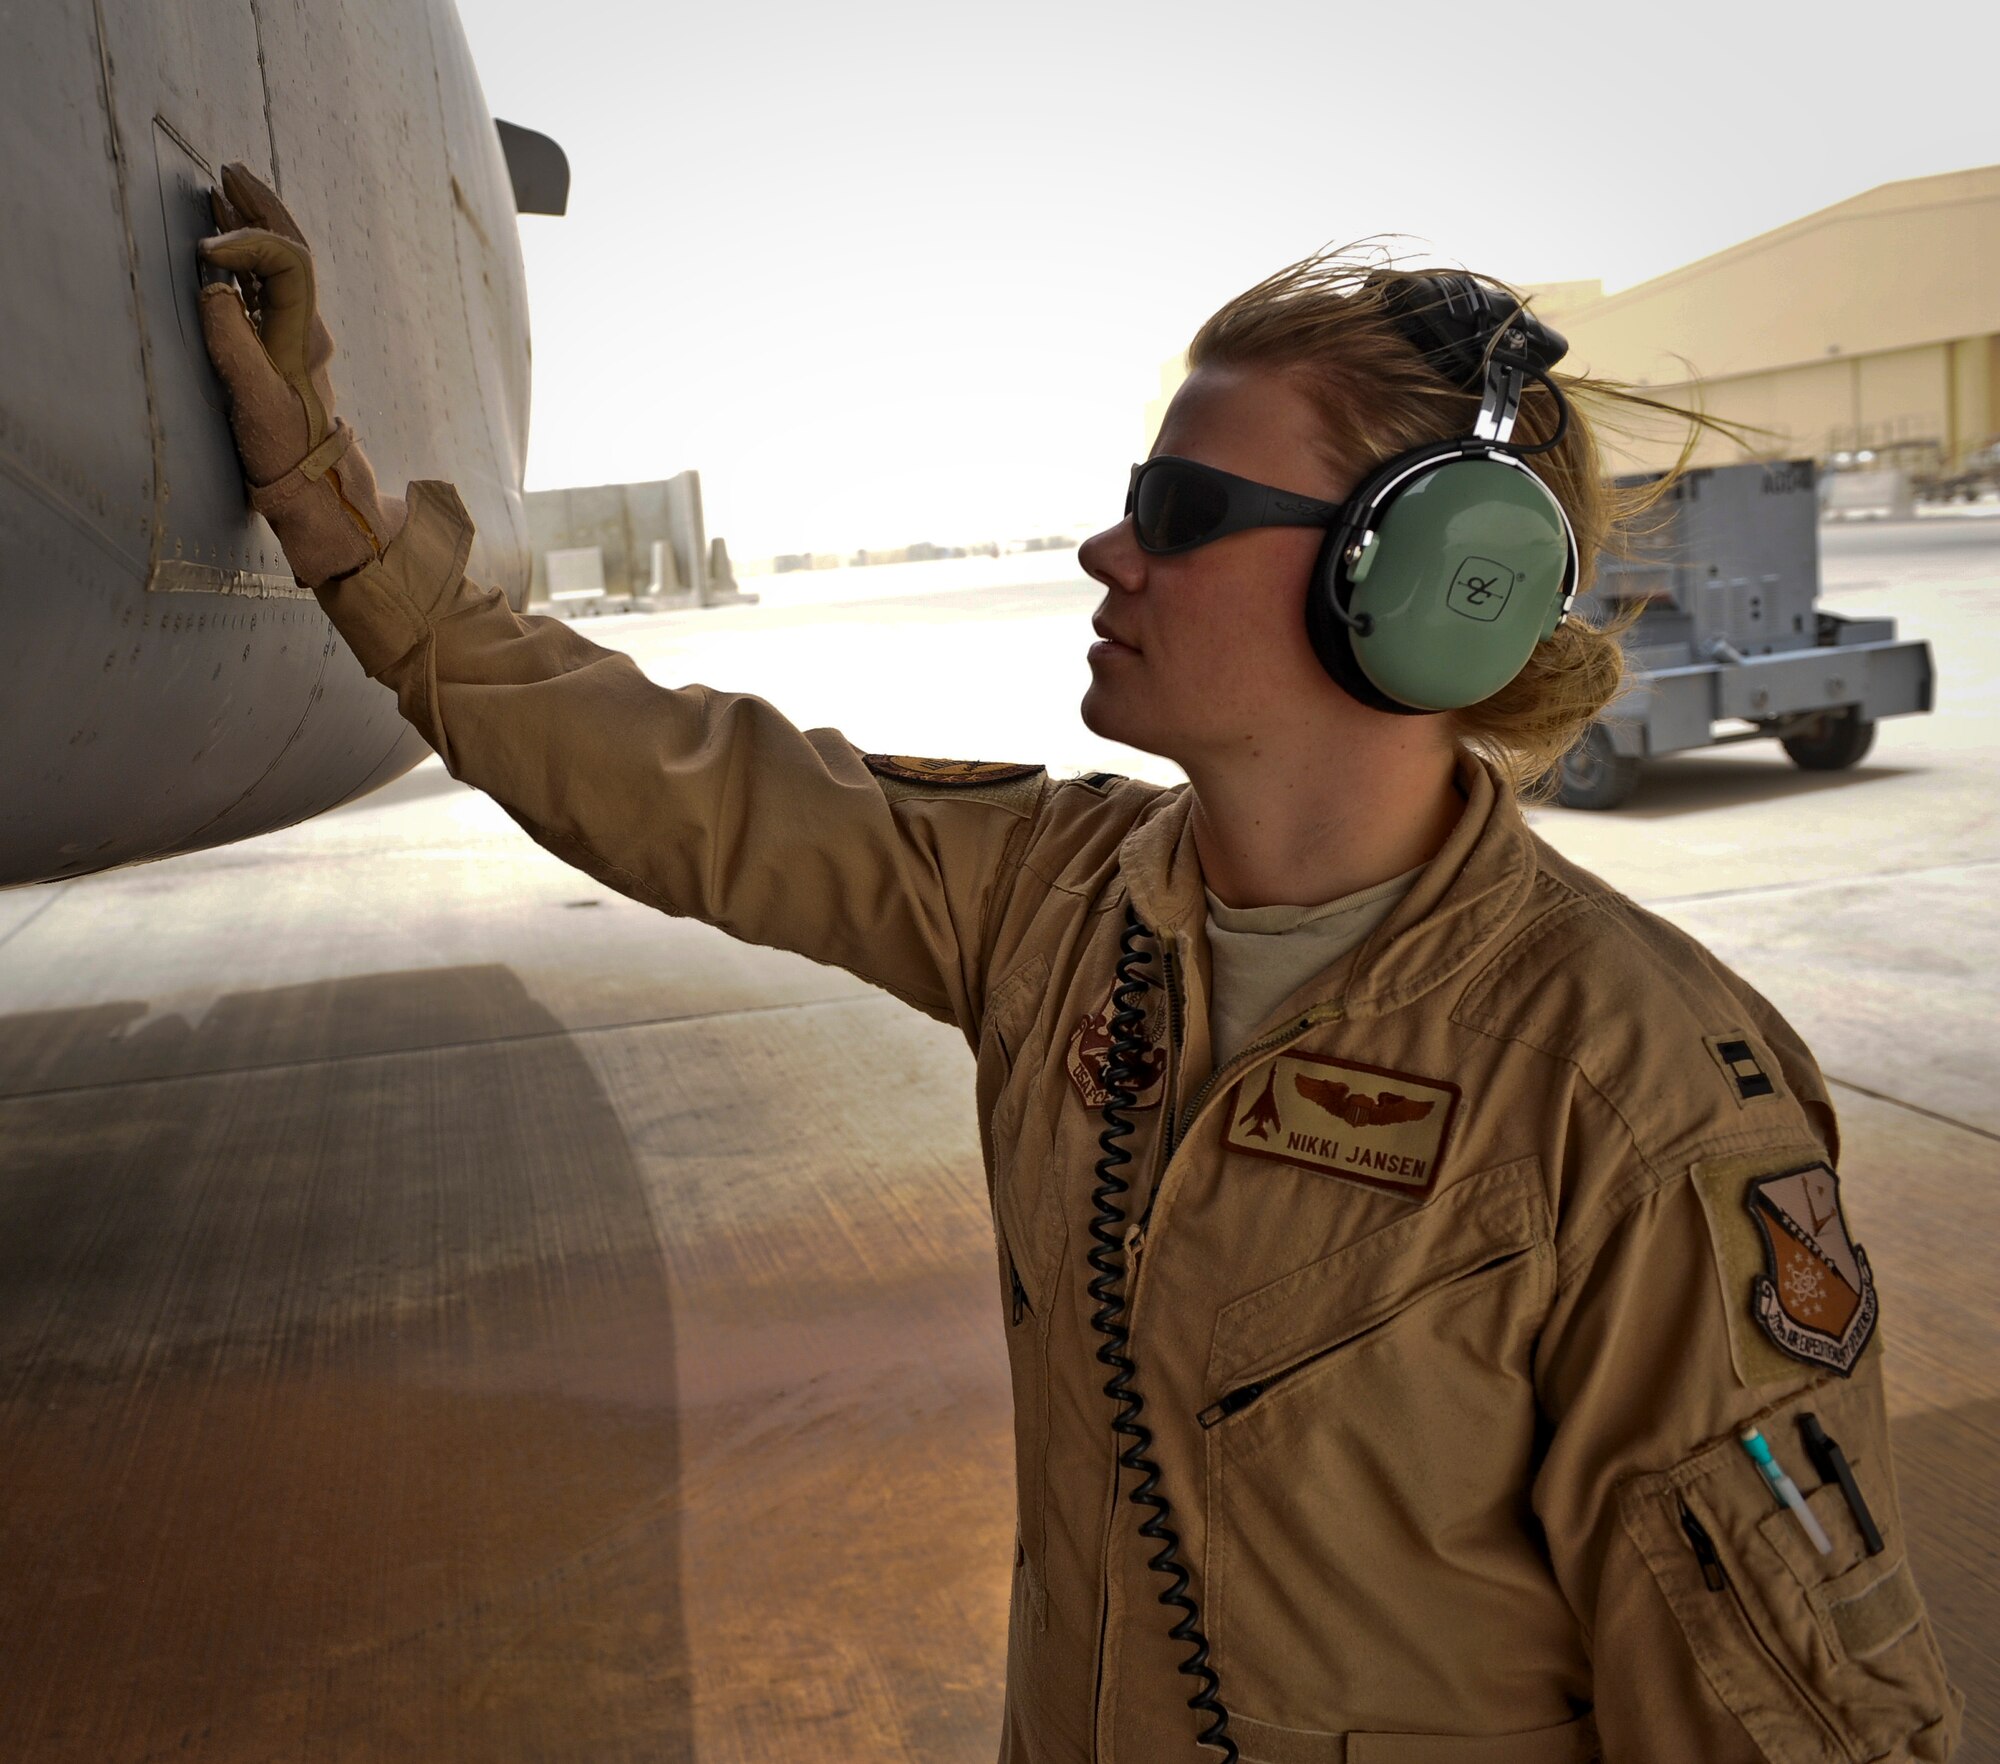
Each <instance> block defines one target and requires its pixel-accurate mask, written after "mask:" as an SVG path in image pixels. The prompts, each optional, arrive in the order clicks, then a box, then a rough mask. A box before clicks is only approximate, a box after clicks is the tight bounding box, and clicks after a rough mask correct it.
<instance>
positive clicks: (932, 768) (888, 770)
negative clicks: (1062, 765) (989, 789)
mask: <svg viewBox="0 0 2000 1764" xmlns="http://www.w3.org/2000/svg"><path fill="white" fill-rule="evenodd" d="M861 763H862V764H863V765H865V766H866V767H867V768H868V769H869V770H870V771H871V772H873V773H874V774H875V775H876V776H877V777H878V778H900V779H902V780H903V782H904V783H906V784H943V785H946V786H951V787H965V786H970V785H975V784H1005V783H1009V782H1010V781H1012V780H1013V779H1015V778H1032V777H1033V776H1034V775H1035V774H1036V773H1037V772H1039V771H1041V770H1042V768H1041V767H1040V766H1028V765H1014V764H1011V763H1010V762H1008V761H1006V760H951V759H917V758H914V757H913V756H911V755H909V754H907V753H864V754H863V755H862V756H861Z"/></svg>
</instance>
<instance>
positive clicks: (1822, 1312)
mask: <svg viewBox="0 0 2000 1764" xmlns="http://www.w3.org/2000/svg"><path fill="white" fill-rule="evenodd" d="M1743 1204H1744V1205H1745V1206H1746V1207H1748V1208H1749V1209H1750V1217H1751V1218H1753V1219H1755V1220H1756V1221H1757V1227H1758V1229H1759V1230H1760V1231H1761V1232H1762V1233H1763V1234H1764V1262H1765V1267H1764V1272H1763V1273H1762V1274H1759V1275H1758V1276H1757V1277H1756V1278H1755V1279H1754V1280H1752V1281H1751V1283H1750V1294H1751V1305H1752V1307H1753V1308H1754V1310H1755V1312H1756V1316H1757V1321H1758V1323H1759V1324H1761V1325H1762V1326H1763V1330H1764V1333H1765V1334H1766V1335H1768V1336H1769V1337H1770V1338H1771V1340H1772V1341H1773V1342H1775V1343H1776V1344H1777V1346H1778V1348H1779V1349H1780V1351H1781V1352H1784V1353H1788V1354H1790V1355H1791V1356H1792V1358H1793V1359H1795V1360H1803V1361H1805V1362H1806V1364H1807V1365H1809V1366H1831V1367H1832V1368H1833V1369H1834V1370H1835V1371H1836V1372H1838V1373H1839V1374H1840V1375H1841V1376H1842V1377H1843V1378H1845V1377H1846V1376H1847V1375H1848V1374H1849V1373H1851V1372H1852V1371H1853V1370H1854V1362H1855V1361H1856V1360H1858V1359H1860V1358H1861V1350H1862V1349H1863V1348H1865V1347H1866V1346H1867V1345H1868V1338H1869V1336H1870V1335H1872V1334H1873V1333H1874V1332H1875V1314H1876V1309H1877V1306H1876V1300H1875V1275H1874V1272H1873V1270H1871V1269H1870V1268H1869V1266H1868V1258H1867V1257H1866V1256H1865V1255H1864V1254H1862V1252H1861V1248H1860V1246H1859V1245H1858V1244H1856V1243H1855V1242H1854V1241H1853V1240H1852V1239H1851V1238H1849V1237H1848V1235H1847V1221H1846V1220H1845V1219H1844V1218H1843V1217H1842V1216H1841V1212H1840V1178H1839V1177H1837V1176H1836V1175H1835V1174H1834V1173H1833V1169H1832V1167H1831V1166H1830V1165H1827V1164H1808V1165H1807V1166H1806V1167H1805V1168H1804V1169H1803V1170H1792V1171H1788V1172H1787V1173H1786V1174H1784V1175H1782V1176H1765V1177H1761V1178H1759V1179H1758V1180H1756V1181H1754V1182H1752V1183H1751V1184H1750V1186H1749V1187H1748V1188H1747V1189H1746V1190H1745V1191H1744V1195H1743Z"/></svg>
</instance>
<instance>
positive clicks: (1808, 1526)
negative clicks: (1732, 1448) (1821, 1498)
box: [1736, 1427, 1833, 1556]
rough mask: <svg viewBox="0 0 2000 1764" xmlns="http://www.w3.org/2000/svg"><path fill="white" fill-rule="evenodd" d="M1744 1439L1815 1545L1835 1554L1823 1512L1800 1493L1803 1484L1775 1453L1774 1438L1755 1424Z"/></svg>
mask: <svg viewBox="0 0 2000 1764" xmlns="http://www.w3.org/2000/svg"><path fill="white" fill-rule="evenodd" d="M1736 1437H1737V1438H1738V1439H1740V1440H1742V1442H1743V1449H1744V1450H1745V1451H1746V1452H1748V1453H1749V1454H1750V1461H1751V1462H1752V1463H1753V1464H1755V1465H1756V1466H1757V1468H1758V1469H1759V1470H1761V1471H1762V1472H1763V1473H1764V1480H1765V1481H1766V1482H1768V1483H1769V1484H1770V1485H1771V1492H1772V1493H1773V1494H1775V1495H1776V1496H1777V1497H1778V1502H1779V1504H1780V1505H1781V1506H1786V1507H1790V1508H1791V1510H1792V1515H1793V1517H1794V1518H1796V1519H1797V1520H1798V1522H1799V1524H1800V1526H1801V1527H1802V1528H1803V1530H1804V1531H1805V1534H1806V1536H1807V1537H1809V1538H1811V1539H1812V1546H1813V1548H1814V1549H1816V1550H1818V1551H1819V1553H1820V1554H1821V1555H1822V1556H1830V1555H1832V1554H1833V1539H1832V1538H1830V1537H1828V1536H1827V1535H1826V1527H1825V1526H1823V1525H1822V1524H1820V1522H1819V1516H1818V1515H1817V1514H1816V1513H1814V1511H1813V1510H1812V1508H1810V1507H1809V1506H1807V1505H1806V1497H1805V1496H1804V1495H1802V1494H1800V1493H1799V1485H1798V1484H1797V1483H1796V1482H1794V1481H1793V1480H1792V1479H1791V1478H1790V1477H1789V1476H1787V1475H1786V1474H1785V1471H1784V1467H1783V1466H1782V1465H1781V1464H1780V1463H1779V1462H1778V1460H1777V1459H1776V1458H1775V1457H1774V1456H1772V1453H1771V1446H1770V1442H1769V1441H1768V1440H1766V1439H1765V1437H1764V1436H1763V1435H1762V1434H1761V1433H1759V1432H1758V1431H1757V1429H1756V1428H1754V1427H1746V1428H1744V1429H1743V1431H1742V1432H1741V1433H1739V1434H1738V1435H1737V1436H1736Z"/></svg>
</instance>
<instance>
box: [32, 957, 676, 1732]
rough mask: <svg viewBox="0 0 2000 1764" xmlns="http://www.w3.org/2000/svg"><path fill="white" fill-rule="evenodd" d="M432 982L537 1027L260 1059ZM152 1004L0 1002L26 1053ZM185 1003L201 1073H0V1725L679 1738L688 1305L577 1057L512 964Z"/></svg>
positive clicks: (81, 1043)
mask: <svg viewBox="0 0 2000 1764" xmlns="http://www.w3.org/2000/svg"><path fill="white" fill-rule="evenodd" d="M440 997H443V998H444V999H447V1000H449V1001H450V1006H451V1014H452V1015H453V1016H455V1017H456V1019H457V1020H458V1023H459V1025H460V1027H461V1029H462V1030H468V1031H473V1030H476V1028H477V1026H480V1025H492V1024H496V1023H499V1024H505V1025H507V1026H508V1028H509V1029H510V1030H515V1031H517V1032H518V1031H520V1030H521V1029H522V1028H524V1027H525V1026H528V1025H536V1026H538V1027H539V1029H540V1031H541V1033H539V1034H537V1035H536V1036H535V1038H534V1039H532V1040H527V1041H512V1042H503V1043H499V1044H492V1043H488V1044H485V1045H461V1046H450V1045H445V1046H432V1047H428V1048H423V1049H420V1050H418V1051H413V1052H402V1053H396V1054H391V1055H386V1056H385V1055H376V1054H370V1055H358V1056H352V1057H344V1058H341V1057H336V1058H330V1059H329V1058H324V1057H321V1058H318V1059H312V1060H308V1061H307V1062H306V1063H300V1064H285V1065H281V1066H273V1065H270V1064H268V1063H267V1064H265V1065H263V1066H261V1067H258V1066H256V1065H254V1064H249V1065H246V1064H244V1063H241V1062H243V1061H244V1059H245V1056H246V1055H248V1056H250V1057H251V1058H254V1056H255V1052H256V1050H257V1049H258V1048H259V1047H273V1046H283V1047H284V1049H285V1053H286V1054H287V1055H291V1056H293V1057H296V1054H297V1052H298V1051H299V1050H300V1048H301V1047H302V1045H304V1044H305V1043H309V1042H310V1041H311V1040H312V1039H313V1037H312V1036H311V1035H306V1036H304V1037H303V1038H302V1037H301V1035H300V1033H299V1030H300V1025H301V1024H306V1025H311V1024H318V1025H321V1026H322V1028H324V1027H325V1026H327V1025H336V1024H339V1023H340V1022H342V1021H343V1020H347V1019H350V1018H351V1017H352V1016H353V1015H354V1014H355V1013H360V1014H362V1015H364V1016H375V1015H377V1014H379V1013H387V1014H388V1015H389V1016H390V1017H391V1018H392V1019H397V1018H400V1019H403V1020H408V1021H413V1022H421V1021H426V1020H428V1019H433V1018H434V1017H435V1016H436V1012H437V1002H438V1000H439V998H440ZM144 1014H145V1007H144V1006H143V1005H132V1004H118V1005H110V1006H106V1007H103V1008H102V1009H101V1010H92V1011H83V1012H73V1013H61V1012H55V1013H42V1014H39V1015H35V1016H28V1017H16V1018H10V1019H0V1079H6V1080H13V1081H14V1083H15V1085H16V1087H18V1084H19V1080H20V1079H21V1077H22V1076H23V1075H24V1071H23V1068H24V1067H27V1068H35V1069H38V1075H39V1076H40V1077H41V1078H42V1079H43V1081H44V1084H46V1082H47V1080H48V1079H49V1078H51V1077H56V1076H60V1074H61V1073H62V1072H63V1070H64V1068H65V1066H67V1067H68V1068H69V1073H70V1081H71V1082H72V1083H75V1082H76V1081H77V1079H78V1078H79V1077H80V1076H81V1074H82V1071H83V1070H84V1069H85V1068H87V1067H88V1066H89V1065H90V1064H91V1061H90V1059H89V1057H88V1055H89V1049H88V1044H89V1043H90V1042H91V1041H93V1040H96V1041H98V1042H99V1043H101V1041H102V1038H103V1035H104V1031H105V1028H106V1026H107V1025H108V1024H112V1023H118V1022H128V1021H130V1020H131V1019H133V1018H134V1017H142V1016H143V1015H144ZM72 1019H74V1020H72ZM168 1023H171V1024H172V1025H173V1026H174V1032H175V1033H176V1034H179V1035H181V1036H184V1037H187V1038H189V1045H187V1046H185V1047H183V1048H182V1049H180V1050H179V1053H178V1055H177V1056H176V1057H175V1058H173V1059H172V1060H171V1061H170V1062H169V1064H171V1065H172V1066H174V1067H177V1068H179V1070H178V1072H177V1073H176V1074H175V1075H171V1076H167V1077H163V1078H159V1079H156V1080H154V1081H150V1082H139V1083H133V1082H127V1081H124V1080H123V1079H122V1078H113V1079H112V1080H111V1081H110V1082H108V1083H106V1082H97V1083H93V1084H86V1085H85V1086H84V1087H80V1088H72V1089H68V1090H50V1089H48V1088H41V1089H40V1090H39V1093H38V1094H16V1095H14V1096H12V1097H9V1098H7V1099H5V1100H0V1488H4V1489H5V1490H6V1491H7V1492H6V1500H5V1502H4V1504H0V1755H4V1756H6V1757H9V1758H34V1759H37V1760H40V1761H45V1764H57V1761H67V1760H77V1761H78V1764H84V1761H88V1764H127V1761H131V1764H136V1761H137V1760H140V1759H148V1758H153V1757H156V1756H160V1755H165V1754H172V1755H175V1756H179V1755H182V1754H183V1753H186V1754H188V1755H192V1756H199V1757H201V1758H203V1759H205V1760H210V1761H214V1764H236V1761H238V1760H241V1761H243V1764H249V1761H250V1760H253V1759H254V1760H260V1761H262V1760H268V1759H271V1758H276V1757H305V1756H314V1757H318V1756H327V1757H332V1756H336V1755H338V1756H341V1757H371V1758H381V1759H419V1758H422V1759H442V1758H456V1757H472V1758H481V1759H490V1760H496V1761H505V1760H515V1759H520V1760H526V1759H529V1758H545V1757H588V1758H591V1759H593V1760H622V1759H633V1760H638V1759H645V1760H649V1761H650V1760H667V1761H669V1764H671V1761H672V1760H677V1759H687V1758H691V1757H692V1755H693V1749H692V1739H691V1723H690V1675H689V1667H688V1648H687V1638H686V1632H685V1624H684V1621H683V1614H682V1613H683V1587H682V1583H681V1579H680V1569H679V1557H680V1539H679V1528H680V1488H679V1482H680V1476H681V1441H680V1434H679V1420H678V1409H679V1398H678V1392H677V1389H676V1376H675V1353H674V1318H673V1314H672V1307H671V1304H670V1297H669V1292H668V1287H667V1280H666V1274H665V1269H664V1265H663V1262H662V1258H661V1254H660V1247H659V1243H658V1240H657V1236H656V1232H655V1227H654V1223H653V1219H652V1214H651V1210H650V1208H649V1205H648V1201H647V1197H646V1193H645V1189H644V1186H643V1183H642V1180H641V1175H640V1171H639V1168H638V1165H637V1163H636V1161H635V1159H634V1156H633V1153H632V1151H631V1148H630V1147H629V1146H628V1144H627V1142H626V1140H625V1137H624V1133H623V1129H622V1128H621V1126H620V1124H619V1119H618V1116H617V1114H616V1112H615V1111H614V1109H613V1107H612V1105H611V1101H610V1099H609V1097H608V1096H607V1095H606V1093H605V1091H604V1088H603V1086H602V1084H601V1083H600V1082H599V1079H598V1077H597V1075H596V1073H595V1072H594V1070H593V1069H592V1067H591V1066H590V1064H589V1063H588V1062H587V1061H586V1060H585V1059H584V1057H583V1055H582V1054H581V1053H580V1052H579V1050H578V1049H577V1047H576V1046H575V1044H574V1043H573V1042H572V1041H571V1040H570V1039H569V1038H568V1037H567V1036H565V1035H563V1034H562V1033H560V1025H559V1024H558V1023H557V1022H556V1021H555V1020H554V1019H553V1018H551V1017H549V1016H548V1015H547V1013H546V1012H544V1011H542V1010H541V1008H540V1007H539V1006H538V1005H536V1004H535V1002H534V1001H533V1000H532V999H531V998H529V997H528V995H527V994H526V992H525V990H524V989H523V988H522V986H521V984H520V982H519V980H518V979H517V978H516V977H515V976H514V974H513V973H512V972H511V971H510V970H508V969H507V968H505V967H502V966H486V967H478V968H464V969H458V970H447V971H444V972H436V971H431V972H420V973H408V974H376V975H370V976H366V977H363V978H358V979H348V980H341V981H333V982H325V983H320V984H317V985H311V986H299V987H288V988H283V989H279V990H275V991H270V992H262V993H245V994H237V995H233V996H230V997H227V998H225V999H223V1000H220V1001H218V1004H217V1006H216V1008H215V1010H214V1012H213V1013H211V1015H210V1016H209V1018H208V1019H207V1020H206V1023H204V1025H202V1026H200V1027H195V1028H192V1029H191V1028H190V1027H189V1026H188V1025H187V1024H186V1023H185V1022H184V1021H183V1020H181V1019H177V1018H176V1019H166V1020H163V1022H162V1028H165V1027H166V1025H167V1024H168ZM207 1023H212V1024H213V1025H214V1029H213V1030H212V1031H211V1030H210V1029H209V1028H208V1027H207ZM435 1026H436V1025H435V1024H434V1023H433V1027H435ZM65 1047H66V1048H68V1049H70V1050H71V1055H72V1057H71V1058H69V1059H67V1060H66V1059H64V1058H62V1057H58V1058H57V1059H56V1060H54V1061H53V1062H50V1061H49V1060H48V1059H47V1058H45V1057H39V1058H38V1056H37V1050H40V1053H41V1054H42V1055H44V1056H45V1055H46V1054H47V1052H48V1051H49V1050H50V1049H51V1048H54V1049H62V1048H65ZM203 1055H206V1056H207V1057H206V1058H203V1057H202V1056H203ZM217 1056H221V1057H220V1058H218V1057H217ZM269 1057H270V1056H269V1055H267V1056H266V1058H267V1060H268V1058H269ZM280 1057H283V1056H280ZM204 1066H205V1067H206V1068H207V1069H206V1070H204V1069H203V1067H204ZM218 1067H220V1068H221V1069H217V1068H218ZM99 1069H100V1070H102V1066H101V1064H100V1068H99Z"/></svg>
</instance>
